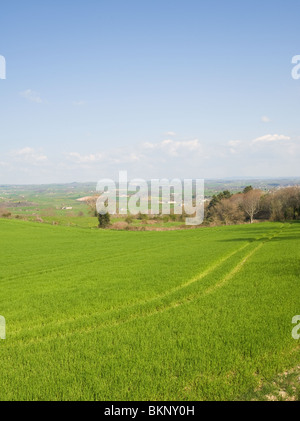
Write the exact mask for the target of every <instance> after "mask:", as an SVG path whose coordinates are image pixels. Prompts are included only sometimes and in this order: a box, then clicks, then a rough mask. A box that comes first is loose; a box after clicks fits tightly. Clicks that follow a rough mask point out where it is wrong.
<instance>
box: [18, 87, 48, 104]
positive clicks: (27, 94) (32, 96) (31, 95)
mask: <svg viewBox="0 0 300 421" xmlns="http://www.w3.org/2000/svg"><path fill="white" fill-rule="evenodd" d="M20 95H21V96H22V97H23V98H25V99H27V100H28V101H31V102H35V103H37V104H42V102H43V101H42V99H41V97H40V94H39V93H38V92H35V91H32V90H31V89H27V90H26V91H23V92H20Z"/></svg>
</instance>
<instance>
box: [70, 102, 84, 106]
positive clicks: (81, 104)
mask: <svg viewBox="0 0 300 421" xmlns="http://www.w3.org/2000/svg"><path fill="white" fill-rule="evenodd" d="M72 104H73V105H75V106H76V107H82V106H83V105H86V101H73V102H72Z"/></svg>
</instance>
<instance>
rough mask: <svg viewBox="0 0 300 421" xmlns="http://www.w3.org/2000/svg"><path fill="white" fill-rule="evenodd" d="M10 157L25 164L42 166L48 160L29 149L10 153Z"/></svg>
mask: <svg viewBox="0 0 300 421" xmlns="http://www.w3.org/2000/svg"><path fill="white" fill-rule="evenodd" d="M10 156H11V157H12V158H13V159H14V160H17V161H22V162H27V163H29V164H42V163H45V162H46V161H47V160H48V158H47V156H46V155H44V154H43V153H41V152H38V151H36V150H35V149H33V148H29V147H26V148H23V149H18V150H15V151H12V152H11V153H10Z"/></svg>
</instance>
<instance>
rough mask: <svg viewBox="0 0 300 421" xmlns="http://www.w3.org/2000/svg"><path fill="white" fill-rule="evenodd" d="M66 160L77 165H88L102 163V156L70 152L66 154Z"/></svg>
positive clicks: (99, 154)
mask: <svg viewBox="0 0 300 421" xmlns="http://www.w3.org/2000/svg"><path fill="white" fill-rule="evenodd" d="M67 159H68V160H70V161H72V162H74V163H77V164H90V163H96V162H101V161H103V159H104V155H103V154H101V153H94V154H89V155H81V154H80V153H78V152H70V153H68V154H67Z"/></svg>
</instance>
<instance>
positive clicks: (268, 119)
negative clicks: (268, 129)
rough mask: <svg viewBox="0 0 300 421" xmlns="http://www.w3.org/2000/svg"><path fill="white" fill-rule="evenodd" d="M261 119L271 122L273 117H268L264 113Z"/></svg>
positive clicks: (264, 121)
mask: <svg viewBox="0 0 300 421" xmlns="http://www.w3.org/2000/svg"><path fill="white" fill-rule="evenodd" d="M261 121H262V122H263V123H270V121H271V119H270V118H269V117H267V116H266V115H263V116H262V118H261Z"/></svg>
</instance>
